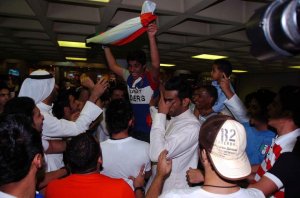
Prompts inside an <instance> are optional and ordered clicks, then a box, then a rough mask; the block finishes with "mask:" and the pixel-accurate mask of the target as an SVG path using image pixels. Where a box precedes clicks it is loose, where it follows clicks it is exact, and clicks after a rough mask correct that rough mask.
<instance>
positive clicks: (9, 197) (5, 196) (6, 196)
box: [0, 191, 17, 198]
mask: <svg viewBox="0 0 300 198" xmlns="http://www.w3.org/2000/svg"><path fill="white" fill-rule="evenodd" d="M0 198H17V197H15V196H12V195H10V194H7V193H5V192H2V191H0Z"/></svg>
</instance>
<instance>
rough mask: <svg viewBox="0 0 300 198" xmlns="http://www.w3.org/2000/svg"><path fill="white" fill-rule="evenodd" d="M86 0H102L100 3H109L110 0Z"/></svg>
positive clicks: (97, 0)
mask: <svg viewBox="0 0 300 198" xmlns="http://www.w3.org/2000/svg"><path fill="white" fill-rule="evenodd" d="M88 1H96V2H102V3H109V2H110V0H88Z"/></svg>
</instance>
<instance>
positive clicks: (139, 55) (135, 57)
mask: <svg viewBox="0 0 300 198" xmlns="http://www.w3.org/2000/svg"><path fill="white" fill-rule="evenodd" d="M129 61H137V62H139V63H141V64H142V66H144V65H145V64H146V54H145V52H144V51H142V50H135V51H130V52H129V53H128V54H127V63H129Z"/></svg>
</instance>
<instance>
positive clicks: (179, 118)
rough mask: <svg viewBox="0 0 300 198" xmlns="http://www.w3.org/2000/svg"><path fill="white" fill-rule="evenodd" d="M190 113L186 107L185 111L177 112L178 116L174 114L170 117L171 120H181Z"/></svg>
mask: <svg viewBox="0 0 300 198" xmlns="http://www.w3.org/2000/svg"><path fill="white" fill-rule="evenodd" d="M190 114H192V112H191V110H190V109H189V108H188V109H187V110H186V111H185V112H183V113H181V114H179V115H178V116H175V117H171V120H174V121H176V120H181V119H183V118H186V117H188V116H189V115H190Z"/></svg>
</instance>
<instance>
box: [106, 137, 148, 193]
mask: <svg viewBox="0 0 300 198" xmlns="http://www.w3.org/2000/svg"><path fill="white" fill-rule="evenodd" d="M100 145H101V149H102V158H103V164H102V166H103V171H101V173H102V174H104V175H107V176H109V177H112V178H122V179H124V180H125V181H126V182H127V183H128V184H129V185H130V186H131V188H132V189H134V187H133V182H132V180H130V179H128V177H129V176H133V177H136V176H138V174H139V172H140V169H141V167H142V165H143V164H145V171H150V169H151V161H150V157H149V143H147V142H144V141H140V140H137V139H134V138H132V137H127V138H124V139H120V140H111V139H108V140H106V141H104V142H101V144H100Z"/></svg>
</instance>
